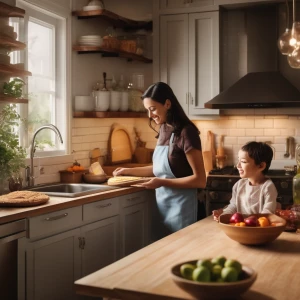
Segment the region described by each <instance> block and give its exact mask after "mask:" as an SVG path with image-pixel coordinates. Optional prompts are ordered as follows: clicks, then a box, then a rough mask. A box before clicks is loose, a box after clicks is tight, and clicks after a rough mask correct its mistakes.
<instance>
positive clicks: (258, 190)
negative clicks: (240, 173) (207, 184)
mask: <svg viewBox="0 0 300 300" xmlns="http://www.w3.org/2000/svg"><path fill="white" fill-rule="evenodd" d="M277 194H278V193H277V189H276V187H275V185H274V183H273V182H272V180H271V179H267V180H266V181H265V182H264V183H263V184H260V185H255V186H252V185H251V184H250V182H249V180H248V179H247V178H242V179H240V180H239V181H238V182H236V183H235V185H234V186H233V188H232V197H231V200H230V204H229V205H228V206H227V207H226V208H225V209H224V211H223V214H233V213H236V212H239V213H242V214H248V215H249V214H258V213H271V214H274V213H275V210H276V205H277V203H276V198H277Z"/></svg>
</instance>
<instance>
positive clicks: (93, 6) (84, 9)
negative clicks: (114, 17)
mask: <svg viewBox="0 0 300 300" xmlns="http://www.w3.org/2000/svg"><path fill="white" fill-rule="evenodd" d="M102 8H103V7H101V6H98V5H88V6H84V7H83V8H82V9H83V11H90V10H99V9H102Z"/></svg>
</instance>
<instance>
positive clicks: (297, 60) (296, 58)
mask: <svg viewBox="0 0 300 300" xmlns="http://www.w3.org/2000/svg"><path fill="white" fill-rule="evenodd" d="M287 60H288V63H289V65H290V66H291V67H292V68H294V69H300V47H297V48H296V49H295V50H294V51H293V52H292V53H291V54H289V55H288V56H287Z"/></svg>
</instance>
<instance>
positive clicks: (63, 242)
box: [26, 228, 81, 300]
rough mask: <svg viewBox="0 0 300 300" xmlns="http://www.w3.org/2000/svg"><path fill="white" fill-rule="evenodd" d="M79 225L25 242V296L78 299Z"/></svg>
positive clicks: (79, 263) (31, 297) (79, 269)
mask: <svg viewBox="0 0 300 300" xmlns="http://www.w3.org/2000/svg"><path fill="white" fill-rule="evenodd" d="M79 237H80V229H79V228H77V229H74V230H70V231H67V232H64V233H61V234H57V235H54V236H51V237H48V238H45V239H42V240H39V241H35V242H32V243H30V242H29V243H27V245H26V299H30V300H41V299H43V300H53V299H57V300H59V299H65V300H68V299H70V300H71V299H77V298H76V295H75V293H74V288H73V284H74V281H75V280H77V279H79V278H80V277H81V249H80V248H79Z"/></svg>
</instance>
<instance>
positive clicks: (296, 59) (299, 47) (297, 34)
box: [287, 0, 300, 69]
mask: <svg viewBox="0 0 300 300" xmlns="http://www.w3.org/2000/svg"><path fill="white" fill-rule="evenodd" d="M295 16H296V7H295V0H293V27H292V32H291V34H292V38H291V39H290V45H291V46H292V47H294V50H293V52H291V53H289V54H288V57H287V61H288V63H289V65H290V66H291V67H292V68H294V69H300V22H296V21H295V19H296V18H295Z"/></svg>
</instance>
